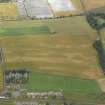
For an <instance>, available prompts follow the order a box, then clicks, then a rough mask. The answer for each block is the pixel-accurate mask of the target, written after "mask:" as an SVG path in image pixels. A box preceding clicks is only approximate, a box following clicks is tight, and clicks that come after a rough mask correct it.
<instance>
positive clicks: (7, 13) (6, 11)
mask: <svg viewBox="0 0 105 105" xmlns="http://www.w3.org/2000/svg"><path fill="white" fill-rule="evenodd" d="M17 16H18V12H17V6H16V4H15V3H0V20H16V19H17Z"/></svg>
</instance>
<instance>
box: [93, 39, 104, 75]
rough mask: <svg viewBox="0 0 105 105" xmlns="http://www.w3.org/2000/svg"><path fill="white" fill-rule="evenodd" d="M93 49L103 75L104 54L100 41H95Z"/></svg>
mask: <svg viewBox="0 0 105 105" xmlns="http://www.w3.org/2000/svg"><path fill="white" fill-rule="evenodd" d="M93 47H94V48H95V49H96V51H97V53H98V58H99V63H100V66H101V68H102V70H103V73H104V74H105V52H104V48H103V45H102V41H101V40H97V41H95V42H94V44H93Z"/></svg>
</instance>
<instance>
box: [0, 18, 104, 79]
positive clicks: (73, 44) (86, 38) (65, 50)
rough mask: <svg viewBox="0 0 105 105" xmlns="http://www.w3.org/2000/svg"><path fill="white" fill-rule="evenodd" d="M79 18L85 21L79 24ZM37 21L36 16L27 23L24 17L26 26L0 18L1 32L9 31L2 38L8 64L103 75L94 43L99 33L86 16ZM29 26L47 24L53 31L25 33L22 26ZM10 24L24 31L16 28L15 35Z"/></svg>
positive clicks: (66, 73)
mask: <svg viewBox="0 0 105 105" xmlns="http://www.w3.org/2000/svg"><path fill="white" fill-rule="evenodd" d="M80 21H82V22H81V27H80V25H78V23H79V22H80ZM35 22H36V21H34V20H33V21H30V24H28V23H29V21H23V23H25V24H24V25H23V26H22V25H21V24H23V23H22V21H20V22H3V23H2V22H1V24H2V29H1V32H0V33H1V34H0V35H1V36H3V35H2V30H3V29H5V30H6V29H7V30H6V31H5V32H6V33H8V34H7V35H6V33H5V32H4V34H5V37H1V38H0V40H1V41H0V43H1V46H2V47H3V48H4V51H5V56H6V60H7V65H8V67H9V68H15V67H17V68H22V67H23V68H27V69H29V70H34V71H36V70H39V71H42V72H46V73H50V74H58V75H64V76H72V77H79V78H80V77H81V78H88V79H97V78H99V77H102V76H103V75H102V72H101V70H100V66H99V65H98V59H97V54H96V52H95V49H93V47H92V44H93V41H94V38H95V34H96V33H95V31H94V30H91V28H90V27H89V26H88V25H87V23H86V22H85V19H84V17H82V18H81V17H76V18H71V19H69V18H67V19H64V20H48V21H47V20H46V21H39V26H38V21H37V22H36V23H35ZM64 22H66V23H67V24H66V25H64V26H61V25H60V24H64ZM31 23H34V24H31ZM9 24H11V26H10V25H9ZM26 24H28V26H27V25H26ZM70 24H73V25H72V26H71V25H70ZM30 26H31V27H33V26H34V27H35V26H37V27H39V28H40V27H41V26H47V27H49V30H50V31H49V32H48V33H47V34H42V33H38V32H33V33H32V34H29V35H28V34H27V35H25V36H24V33H23V32H24V31H23V28H22V27H24V29H28V28H29V27H30ZM74 27H75V28H76V29H77V31H76V32H75V31H73V29H74ZM8 28H9V29H8ZM11 28H12V29H14V28H15V30H16V28H17V29H19V30H18V31H19V32H22V33H19V32H17V33H16V35H15V34H14V36H13V33H14V31H15V30H14V31H10V30H11ZM36 29H37V28H36ZM45 29H46V28H45ZM20 30H21V31H20ZM28 31H29V32H30V28H29V29H28V30H27V31H26V32H27V33H29V32H28ZM53 32H55V34H53ZM71 33H72V34H71ZM77 33H82V34H77ZM91 34H92V35H91Z"/></svg>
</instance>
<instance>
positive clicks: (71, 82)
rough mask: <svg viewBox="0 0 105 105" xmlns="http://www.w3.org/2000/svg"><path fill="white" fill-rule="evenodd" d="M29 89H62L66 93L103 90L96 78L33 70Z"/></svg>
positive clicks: (98, 91) (28, 85)
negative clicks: (84, 78)
mask: <svg viewBox="0 0 105 105" xmlns="http://www.w3.org/2000/svg"><path fill="white" fill-rule="evenodd" d="M26 86H27V88H28V89H32V90H39V91H51V90H53V91H60V90H61V89H63V91H64V93H76V92H83V93H84V92H85V93H100V92H101V90H100V88H99V86H98V84H97V82H96V81H95V80H82V79H76V78H71V77H65V76H59V75H48V74H45V73H40V72H39V73H38V72H31V73H30V78H29V83H28V84H27V85H26Z"/></svg>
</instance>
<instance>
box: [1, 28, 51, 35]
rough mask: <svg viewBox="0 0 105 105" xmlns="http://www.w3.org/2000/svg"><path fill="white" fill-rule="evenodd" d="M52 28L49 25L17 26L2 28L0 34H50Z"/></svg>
mask: <svg viewBox="0 0 105 105" xmlns="http://www.w3.org/2000/svg"><path fill="white" fill-rule="evenodd" d="M48 33H50V30H49V28H48V27H47V26H39V27H21V28H20V27H17V28H0V35H2V36H12V35H13V36H19V35H29V34H31V35H34V34H48Z"/></svg>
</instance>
